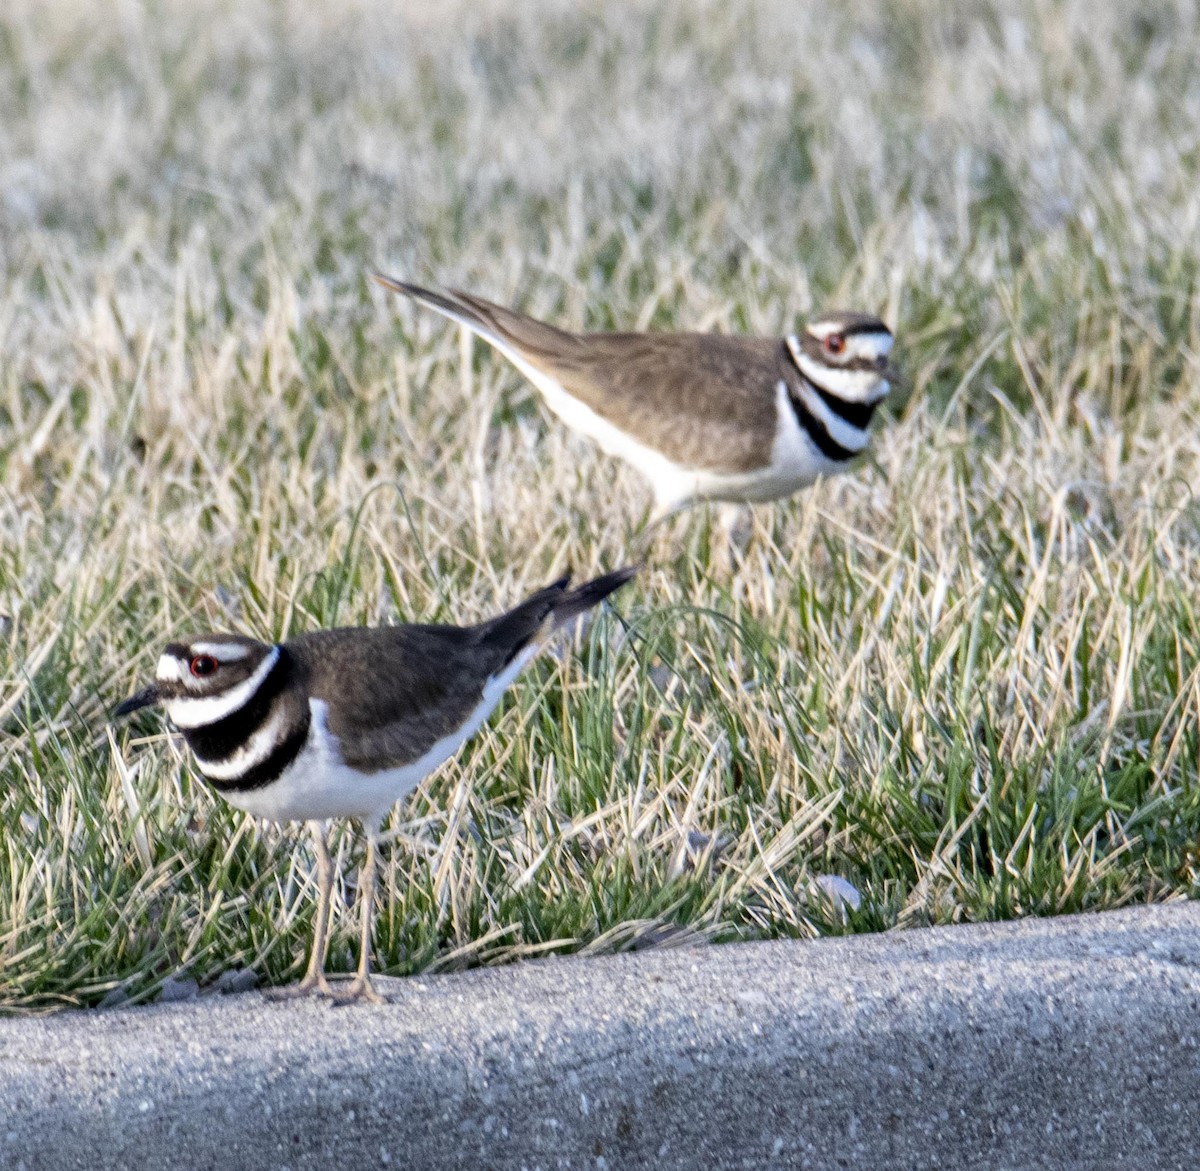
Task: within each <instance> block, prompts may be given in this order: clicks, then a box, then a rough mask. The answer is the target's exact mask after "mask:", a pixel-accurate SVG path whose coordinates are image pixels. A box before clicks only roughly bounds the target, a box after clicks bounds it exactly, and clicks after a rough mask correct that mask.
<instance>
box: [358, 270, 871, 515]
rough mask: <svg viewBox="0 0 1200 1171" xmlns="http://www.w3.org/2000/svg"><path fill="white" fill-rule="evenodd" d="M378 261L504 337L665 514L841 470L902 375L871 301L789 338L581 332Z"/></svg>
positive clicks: (539, 382) (454, 313) (553, 404)
mask: <svg viewBox="0 0 1200 1171" xmlns="http://www.w3.org/2000/svg"><path fill="white" fill-rule="evenodd" d="M371 275H372V277H373V278H374V279H375V280H376V281H377V282H378V283H379V284H381V285H382V286H383V287H384V288H386V289H391V290H392V291H394V292H397V293H404V294H406V295H407V296H409V297H412V298H413V299H414V300H416V301H418V302H420V303H421V304H422V305H427V306H429V308H431V309H434V310H436V311H437V312H438V313H441V314H443V315H444V316H446V317H448V318H450V319H451V320H452V321H456V322H458V323H459V324H460V325H464V326H466V328H467V329H469V330H471V331H472V332H474V333H476V334H478V335H479V336H480V337H481V338H483V339H484V340H485V341H487V342H489V343H490V344H491V345H493V346H495V348H496V349H497V350H499V351H500V353H502V354H503V355H504V356H505V357H506V358H508V360H509V361H510V362H512V364H513V365H514V366H516V367H517V369H518V370H520V371H521V373H522V374H524V375H525V376H526V378H528V379H529V380H530V382H532V383H533V384H534V386H536V387H537V388H538V390H539V391H541V393H542V397H543V398H544V399H545V400H546V405H547V406H548V407H549V408H550V409H551V410H552V411H553V412H554V413H555V414H556V415H558V416H559V417H560V418H561V419H562V420H563V422H565V423H566V424H567V425H568V426H569V427H572V428H574V429H575V430H577V431H581V432H582V433H583V434H585V435H588V436H590V437H591V438H592V439H594V440H595V441H596V442H597V443H598V444H599V445H600V446H601V447H602V448H603V449H604V450H605V451H607V452H608V453H609V454H610V455H615V456H618V457H620V458H621V459H624V460H625V461H627V462H628V463H630V464H632V465H633V466H634V467H635V468H637V469H638V471H640V472H641V473H642V474H643V475H644V476H645V477H646V478H647V479H648V480H649V481H650V483H651V485H652V487H653V489H654V494H655V498H656V508H655V511H654V518H653V519H654V520H658V519H661V518H663V517H665V516H668V515H669V514H671V513H672V512H675V511H677V510H678V509H681V508H686V507H687V506H688V505H691V504H694V503H696V502H697V501H701V500H713V501H723V502H729V503H736V504H743V503H750V502H755V501H766V500H777V499H780V498H782V497H785V496H790V495H791V494H792V493H793V492H795V491H796V490H797V489H799V488H803V487H804V486H805V485H807V484H811V483H812V482H813V481H814V480H815V479H816V478H817V477H818V476H821V475H829V474H830V473H832V472H837V471H841V470H842V469H843V468H845V467H846V466H847V465H848V464H849V463H850V461H851V460H852V459H854V457H855V456H857V455H858V454H859V453H860V452H861V451H862V450H863V449H864V448H865V447H866V445H867V441H868V438H869V432H868V428H869V426H870V422H871V416H872V415H873V414H874V413H875V408H876V407H877V406H878V405H879V403H880V402H881V401H882V399H883V397H884V396H885V395H886V394H887V392H888V388H889V381H890V380H891V379H893V378H894V372H893V370H892V368H891V366H890V365H889V362H888V356H889V354H890V353H891V349H892V335H891V331H890V330H889V329H888V328H887V326H886V325H884V324H883V322H882V321H880V320H879V318H878V317H873V316H871V315H870V314H867V313H826V314H824V315H822V316H820V317H816V318H814V319H813V320H812V321H810V322H809V323H808V324H807V325H806V326H805V327H804V329H803V330H802V331H801V332H800V333H797V334H789V335H788V336H787V337H784V338H757V337H731V336H728V335H723V334H709V333H570V332H568V331H567V330H562V329H557V328H555V327H554V326H552V325H547V324H545V323H544V322H541V321H536V320H535V319H534V318H532V317H526V316H524V315H523V314H521V313H514V312H512V311H511V310H509V309H504V308H501V307H500V306H499V305H494V304H492V302H490V301H485V300H484V299H483V298H482V297H476V296H473V295H472V294H470V293H463V292H458V291H456V290H451V291H446V292H439V291H436V290H433V289H424V288H421V287H420V286H419V285H414V284H409V283H407V282H406V281H399V280H394V279H393V278H392V277H387V276H383V275H382V274H380V273H372V274H371Z"/></svg>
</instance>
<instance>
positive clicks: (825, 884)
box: [813, 874, 862, 911]
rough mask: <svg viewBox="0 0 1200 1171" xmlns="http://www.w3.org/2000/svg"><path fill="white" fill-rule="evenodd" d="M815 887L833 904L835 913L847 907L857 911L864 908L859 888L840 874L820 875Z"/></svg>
mask: <svg viewBox="0 0 1200 1171" xmlns="http://www.w3.org/2000/svg"><path fill="white" fill-rule="evenodd" d="M813 885H814V886H815V887H816V888H817V889H818V890H819V891H820V892H821V893H822V894H823V895H824V896H825V897H826V898H827V899H828V900H829V901H830V902H831V903H832V904H833V908H834V910H835V911H844V910H845V909H846V908H847V907H849V908H850V910H852V911H857V910H858V908H859V907H861V906H862V895H861V894H859V893H858V888H857V887H856V886H855V885H854V884H853V883H852V882H847V881H846V879H844V878H843V877H842V876H841V875H840V874H821V875H818V876H817V877H816V878H815V879H814V880H813Z"/></svg>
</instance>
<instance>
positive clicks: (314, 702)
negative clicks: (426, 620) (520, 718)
mask: <svg viewBox="0 0 1200 1171" xmlns="http://www.w3.org/2000/svg"><path fill="white" fill-rule="evenodd" d="M537 649H538V648H537V647H536V646H530V647H527V648H526V649H525V650H524V651H522V652H521V654H520V655H518V656H517V657H516V658H515V659H514V660H513V661H512V662H511V663H510V664H509V665H508V666H507V667H506V668H505V669H504V670H503V671H502V672H501V673H500V674H499V675H496V676H494V677H493V678H491V679H489V680H488V682H487V683H486V684H485V686H484V689H483V696H482V698H481V699H480V701H479V704H478V705H477V706H476V708H475V710H474V711H473V712H471V714H470V715H469V716H468V717H467V719H466V721H465V723H463V724H462V725H461V726H460V727H458V728H457V729H456V730H455V731H453V732H451V733H450V734H449V735H447V736H443V737H442V739H441V740H438V741H437V742H436V743H435V744H434V745H433V746H432V747H431V748H430V749H429V750H428V751H427V752H426V753H425V754H424V755H423V756H421V757H419V758H418V759H417V760H414V761H410V762H409V763H408V764H406V765H402V766H401V767H399V768H390V769H381V770H380V771H379V772H374V773H361V772H359V771H358V770H357V769H353V768H350V767H349V765H347V764H346V763H345V762H344V761H343V760H342V754H341V748H340V746H339V744H338V740H337V737H336V736H334V735H333V733H332V732H330V731H329V726H328V722H327V720H326V712H327V710H328V708H327V705H326V703H325V701H324V700H320V699H310V700H309V701H308V703H309V709H310V710H311V712H312V722H311V724H310V725H309V729H308V740H307V741H306V742H305V744H304V748H303V749H302V750H301V751H300V754H299V755H298V756H297V757H296V759H295V760H294V761H293V762H292V763H291V765H290V766H289V767H288V768H287V769H286V770H285V771H284V772H283V773H282V774H280V776H279V777H278V778H277V779H276V780H274V781H272V782H270V783H269V784H266V785H263V786H262V787H261V788H259V789H249V790H246V791H245V792H236V791H231V792H228V793H222V794H221V796H223V797H224V798H225V799H226V800H227V801H228V802H229V803H230V805H233V806H236V807H237V808H238V809H244V810H245V811H246V812H247V813H249V814H252V815H253V816H254V817H265V818H266V819H267V820H268V821H326V820H328V819H330V818H334V817H355V818H361V819H363V820H366V821H372V820H373V821H379V820H382V818H383V817H384V816H385V815H386V814H387V812H388V810H389V809H391V807H392V806H393V805H395V803H396V802H397V801H399V800H400V798H401V797H404V796H406V795H407V794H409V793H411V792H412V791H413V789H415V788H416V787H417V786H418V785H419V784H420V783H421V782H422V781H423V780H424V779H425V778H426V777H427V776H429V774H430V773H432V772H433V771H434V770H435V769H436V768H438V766H439V765H442V764H444V763H445V762H446V761H447V760H449V759H450V757H452V756H453V755H454V754H455V753H456V752H457V751H458V750H459V748H460V747H462V745H463V744H464V743H465V742H466V741H467V740H469V739H470V738H471V737H472V736H474V735H475V733H476V732H477V731H479V729H480V727H481V726H482V724H483V722H484V720H486V719H487V718H488V716H490V715H491V714H492V712H493V710H495V707H496V705H497V704H498V703H499V702H500V697H501V696H502V695H503V694H504V692H505V691H506V690H507V689H508V685H509V684H510V683H511V682H512V681H513V680H514V679H515V678H516V677H517V675H518V674H519V673H520V671H521V670H522V668H524V666H525V664H526V663H528V662H529V660H530V659H531V658H532V657H533V656H534V655H535V654H536V653H537Z"/></svg>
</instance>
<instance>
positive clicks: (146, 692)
mask: <svg viewBox="0 0 1200 1171" xmlns="http://www.w3.org/2000/svg"><path fill="white" fill-rule="evenodd" d="M160 699H162V696H161V695H159V693H158V688H157V687H156V686H155V685H154V684H153V683H151V684H150V686H149V687H146V688H144V689H143V690H141V691H139V692H138V693H137V695H131V696H130V697H129V698H128V699H127V700H125V702H124V703H120V704H118V705H117V709H116V711H114V712H113V715H114V716H115V717H120V716H127V715H129V713H130V712H136V711H137V710H138V708H143V707H149V706H150V705H151V704H152V703H158V701H159V700H160Z"/></svg>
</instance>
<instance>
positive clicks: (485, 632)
mask: <svg viewBox="0 0 1200 1171" xmlns="http://www.w3.org/2000/svg"><path fill="white" fill-rule="evenodd" d="M636 573H637V567H636V566H632V565H627V566H626V567H625V568H624V569H615V570H613V572H612V573H606V574H603V575H602V576H600V577H597V578H593V579H592V580H591V581H587V582H584V583H583V585H581V586H578V587H576V588H575V589H570V588H569V587H570V584H571V575H570V574H567V576H566V577H561V578H559V579H558V581H556V582H552V583H551V584H550V585H548V586H546V587H545V588H544V589H540V590H538V592H537V593H536V594H533V595H532V596H531V597H529V598H526V599H525V601H523V602H522V603H521V604H520V605H519V606H516V607H515V608H513V609H512V610H509V612H508V613H507V614H501V615H500V617H499V618H493V619H492V620H491V621H490V622H485V623H484V624H483V625H482V626H481V627H480V628H479V629H480V641H481V642H486V643H491V644H492V645H493V646H495V647H497V648H501V647H503V648H504V649H505V662H509V661H511V660H512V658H513V657H514V656H515V655H517V654H519V653H520V651H521V650H523V649H524V648H525V647H526V646H527V645H528V644H529V641H530V639H533V638H536V637H537V635H538V634H540V633H541V632H542V630H543V629H544V627H545V623H546V619H547V618H551V619H552V620H553V623H554V629H555V630H558V629H559V628H560V627H562V626H565V625H566V624H567V623H568V622H570V621H571V620H572V619H574V618H578V617H579V615H580V614H583V613H585V612H586V611H588V610H590V609H591V608H592V607H593V606H595V605H597V604H598V603H599V602H602V601H603V600H604V599H605V598H607V597H608V595H609V594H611V593H612V592H613V591H614V590H618V589H620V588H621V586H623V585H624V584H625V583H626V582H628V581H630V580H631V579H632V578H633V577H634V575H635V574H636Z"/></svg>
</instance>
